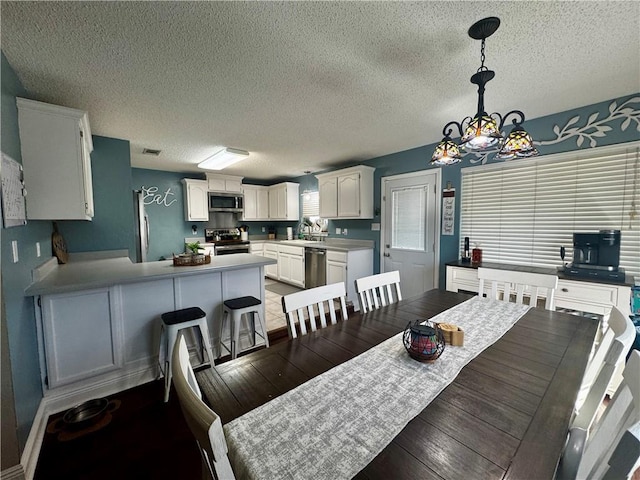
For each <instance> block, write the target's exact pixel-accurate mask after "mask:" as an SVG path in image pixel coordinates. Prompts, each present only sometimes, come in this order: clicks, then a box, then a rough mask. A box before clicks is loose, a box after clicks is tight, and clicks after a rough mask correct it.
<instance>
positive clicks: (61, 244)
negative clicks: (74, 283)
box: [51, 222, 69, 263]
mask: <svg viewBox="0 0 640 480" xmlns="http://www.w3.org/2000/svg"><path fill="white" fill-rule="evenodd" d="M51 250H53V254H54V255H55V256H56V258H57V259H58V263H67V262H68V261H69V254H68V253H67V243H66V242H65V241H64V237H63V236H62V234H61V233H60V232H58V224H57V223H56V222H53V234H52V235H51Z"/></svg>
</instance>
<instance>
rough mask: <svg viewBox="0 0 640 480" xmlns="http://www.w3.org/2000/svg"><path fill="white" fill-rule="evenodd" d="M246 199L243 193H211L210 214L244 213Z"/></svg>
mask: <svg viewBox="0 0 640 480" xmlns="http://www.w3.org/2000/svg"><path fill="white" fill-rule="evenodd" d="M243 210H244V197H243V196H242V194H241V193H227V192H209V211H210V212H242V211H243Z"/></svg>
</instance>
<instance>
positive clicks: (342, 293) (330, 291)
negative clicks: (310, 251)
mask: <svg viewBox="0 0 640 480" xmlns="http://www.w3.org/2000/svg"><path fill="white" fill-rule="evenodd" d="M346 295H347V293H346V289H345V286H344V282H338V283H332V284H330V285H323V286H321V287H316V288H309V289H308V290H302V291H300V292H295V293H290V294H289V295H284V296H283V297H282V310H283V312H284V313H285V315H286V317H287V327H288V329H289V336H290V337H291V338H296V337H297V336H298V333H297V331H296V324H297V325H298V328H299V329H300V335H306V334H307V326H306V322H305V311H306V314H307V318H308V320H309V325H310V327H311V331H312V332H315V331H316V330H317V329H318V324H317V322H316V310H317V318H318V319H319V320H320V328H324V327H326V326H327V317H326V311H325V305H326V307H327V309H328V310H327V311H328V313H329V321H330V322H331V324H335V323H336V321H337V316H336V305H335V302H336V301H337V302H339V303H340V312H341V313H342V320H347V318H348V317H347V302H346ZM314 307H315V308H314Z"/></svg>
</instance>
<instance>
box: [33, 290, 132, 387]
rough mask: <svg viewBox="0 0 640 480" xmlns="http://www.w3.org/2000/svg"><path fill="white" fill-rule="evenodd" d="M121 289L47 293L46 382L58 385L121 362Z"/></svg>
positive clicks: (44, 327) (44, 306)
mask: <svg viewBox="0 0 640 480" xmlns="http://www.w3.org/2000/svg"><path fill="white" fill-rule="evenodd" d="M117 297H118V291H117V289H116V288H115V287H113V288H102V289H96V290H84V291H79V292H73V293H65V294H58V295H44V296H42V298H41V305H42V331H43V336H44V339H43V341H44V357H45V361H46V365H47V370H46V372H47V374H46V379H45V382H46V384H47V385H48V388H56V387H59V386H62V385H66V384H69V383H73V382H77V381H79V380H82V379H85V378H88V377H93V376H96V375H100V374H102V373H106V372H109V371H112V370H116V369H118V368H119V367H120V366H121V365H122V362H123V360H122V350H121V348H120V347H121V342H120V341H119V339H120V325H121V323H122V322H121V319H120V318H119V315H120V308H119V305H118V298H117Z"/></svg>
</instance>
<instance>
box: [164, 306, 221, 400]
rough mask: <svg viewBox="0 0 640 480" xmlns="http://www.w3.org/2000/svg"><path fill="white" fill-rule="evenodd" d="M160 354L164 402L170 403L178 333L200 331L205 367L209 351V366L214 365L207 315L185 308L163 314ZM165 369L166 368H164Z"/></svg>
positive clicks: (197, 309) (201, 354) (201, 351)
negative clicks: (205, 357)
mask: <svg viewBox="0 0 640 480" xmlns="http://www.w3.org/2000/svg"><path fill="white" fill-rule="evenodd" d="M160 317H161V318H162V324H161V329H162V332H161V335H160V354H159V358H158V362H159V364H160V370H161V371H162V373H164V401H165V402H168V401H169V391H170V390H171V358H172V356H173V347H174V345H175V343H176V338H177V337H178V332H179V331H180V330H182V329H185V328H192V327H197V328H198V329H199V331H200V335H199V336H198V338H199V339H200V358H201V359H202V364H203V365H204V364H205V363H207V362H205V361H204V351H203V350H206V351H207V356H208V359H209V362H208V363H209V364H210V365H213V359H214V357H213V352H212V351H211V341H210V340H209V327H208V326H207V315H206V313H204V311H203V310H202V309H201V308H199V307H189V308H183V309H182V310H174V311H173V312H167V313H163V314H162V315H161V316H160ZM163 367H164V368H163Z"/></svg>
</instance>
